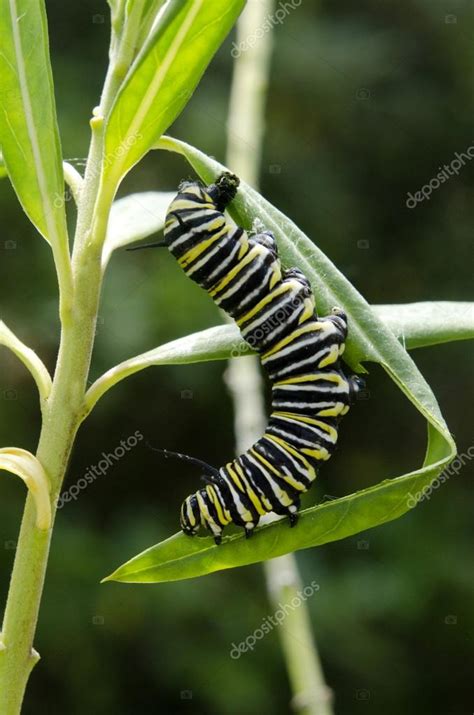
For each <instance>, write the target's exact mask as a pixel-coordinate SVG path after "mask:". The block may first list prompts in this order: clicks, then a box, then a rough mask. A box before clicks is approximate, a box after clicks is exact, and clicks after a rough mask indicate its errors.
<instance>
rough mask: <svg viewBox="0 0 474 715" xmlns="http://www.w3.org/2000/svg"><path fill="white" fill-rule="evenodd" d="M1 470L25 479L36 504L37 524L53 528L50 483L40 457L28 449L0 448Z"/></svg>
mask: <svg viewBox="0 0 474 715" xmlns="http://www.w3.org/2000/svg"><path fill="white" fill-rule="evenodd" d="M0 470H4V471H5V472H10V474H15V475H16V476H17V477H20V479H23V481H24V482H25V484H26V486H27V487H28V489H29V491H30V492H31V495H32V497H33V499H34V502H35V506H36V526H37V527H38V529H41V530H45V531H46V530H48V529H50V528H51V499H50V495H49V494H50V485H49V479H48V476H47V474H46V472H45V471H44V469H43V466H42V464H41V463H40V462H39V461H38V459H37V458H36V457H35V456H34V455H33V454H31V452H28V451H27V450H26V449H20V448H18V447H4V448H3V449H0Z"/></svg>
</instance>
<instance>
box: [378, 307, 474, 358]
mask: <svg viewBox="0 0 474 715" xmlns="http://www.w3.org/2000/svg"><path fill="white" fill-rule="evenodd" d="M373 308H374V310H375V311H376V312H377V314H378V316H379V318H380V319H381V320H382V321H383V322H385V323H387V325H389V326H390V330H391V331H392V332H393V333H395V335H396V336H397V337H398V338H399V340H400V341H401V343H402V345H405V347H406V348H407V349H408V350H411V349H413V348H422V347H426V346H428V345H437V344H439V343H449V342H451V341H453V340H469V339H472V338H474V303H461V302H456V301H452V302H451V301H428V302H426V303H405V304H402V305H377V306H373Z"/></svg>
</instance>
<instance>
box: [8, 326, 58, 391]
mask: <svg viewBox="0 0 474 715" xmlns="http://www.w3.org/2000/svg"><path fill="white" fill-rule="evenodd" d="M1 345H4V346H5V347H7V348H9V349H10V350H11V351H12V352H14V353H15V355H16V356H17V357H18V358H19V359H20V360H21V361H22V363H23V364H24V365H25V367H26V368H27V369H28V370H29V371H30V372H31V374H32V376H33V377H34V379H35V382H36V384H37V386H38V392H39V395H40V401H41V402H44V401H45V400H47V399H48V397H49V393H50V392H51V376H50V374H49V372H48V370H47V369H46V367H45V365H44V363H43V362H42V360H41V359H40V358H39V357H38V355H37V354H36V353H35V352H34V350H32V349H31V348H29V347H28V346H27V345H25V343H22V342H21V340H19V339H18V338H17V337H16V335H15V334H14V333H12V331H11V330H10V328H8V327H7V326H6V325H5V323H4V322H3V321H2V320H0V346H1Z"/></svg>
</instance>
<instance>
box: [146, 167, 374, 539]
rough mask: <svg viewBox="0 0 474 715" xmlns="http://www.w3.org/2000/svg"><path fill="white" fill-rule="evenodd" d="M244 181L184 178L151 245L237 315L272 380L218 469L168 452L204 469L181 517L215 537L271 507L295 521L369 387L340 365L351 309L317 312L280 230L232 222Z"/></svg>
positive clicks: (253, 521) (189, 529)
mask: <svg viewBox="0 0 474 715" xmlns="http://www.w3.org/2000/svg"><path fill="white" fill-rule="evenodd" d="M238 185H239V179H238V178H237V177H236V176H234V175H233V174H228V173H225V174H223V175H222V176H221V177H220V178H219V179H218V180H217V181H216V182H215V183H214V184H211V185H210V186H208V187H203V186H202V185H201V184H200V183H198V182H183V183H182V184H181V185H180V187H179V189H178V194H177V195H176V197H175V198H174V200H173V201H172V203H171V205H170V207H169V209H168V212H167V216H166V222H165V232H164V242H162V243H161V244H153V245H164V246H167V247H168V249H169V251H170V252H171V253H172V255H173V256H174V257H175V258H176V260H177V261H178V263H179V265H180V266H181V268H182V269H183V270H184V272H185V273H186V275H187V276H188V277H189V278H191V280H193V281H195V282H196V283H198V284H199V285H200V286H201V287H202V288H204V290H206V291H207V292H208V293H209V295H210V296H211V297H212V299H213V300H214V301H215V303H216V304H217V305H218V306H219V307H220V308H222V309H223V310H225V312H226V313H227V314H228V315H229V316H231V317H232V318H233V319H234V320H235V322H236V323H237V325H238V327H239V328H240V331H241V333H242V337H243V338H244V340H245V341H246V342H247V343H248V344H249V345H250V346H251V347H252V348H253V349H254V350H255V351H256V352H257V353H258V355H259V358H260V362H261V364H262V367H263V369H264V370H265V372H266V373H267V375H268V377H269V379H270V381H271V384H272V409H271V415H270V418H269V423H268V426H267V428H266V430H265V433H264V435H263V436H262V437H261V438H260V439H259V440H258V442H256V443H255V444H254V445H253V446H252V447H250V449H248V450H247V452H245V454H242V455H240V456H239V457H237V458H236V459H234V460H233V461H231V462H228V463H227V464H226V465H225V466H223V467H221V468H220V469H215V468H214V467H211V466H210V465H208V464H206V463H205V462H202V461H201V460H197V459H194V458H192V457H187V456H186V455H180V454H177V453H172V452H167V451H165V450H164V452H165V454H168V455H169V454H171V455H174V456H178V457H180V458H182V459H185V460H187V461H189V462H191V463H194V464H197V465H198V466H200V467H201V468H203V470H204V475H203V478H204V480H205V482H206V485H205V486H204V487H202V488H201V489H199V490H198V491H197V492H196V493H194V494H192V495H191V496H189V497H187V499H185V501H184V503H183V505H182V507H181V517H180V525H181V529H182V530H183V532H184V533H185V534H188V535H191V536H192V535H195V534H196V532H197V531H198V529H199V528H200V527H201V526H204V527H206V528H207V529H208V530H209V531H210V532H211V533H212V535H213V537H214V540H215V542H216V544H219V543H220V542H221V538H222V531H223V529H224V527H225V526H226V525H228V524H229V523H231V522H232V523H234V524H236V525H238V526H242V527H244V529H245V533H246V536H247V537H248V536H250V535H251V534H252V533H253V530H254V529H255V527H256V526H257V525H258V522H259V520H260V517H262V516H263V515H264V514H267V513H270V512H274V513H276V514H281V515H287V516H288V517H289V520H290V524H291V526H293V525H294V524H295V523H296V520H297V511H298V508H299V505H300V496H301V494H302V493H304V492H306V491H307V490H308V489H309V488H310V486H311V484H312V483H313V481H314V479H315V478H316V470H317V468H318V466H319V464H320V463H321V462H325V461H327V460H328V459H329V458H330V456H331V454H332V453H333V451H334V449H335V446H336V442H337V437H338V423H339V420H340V419H341V417H342V416H343V415H345V414H346V413H347V411H348V410H349V406H350V404H351V403H352V402H353V400H354V397H355V395H356V393H357V392H358V391H359V390H360V389H361V387H362V386H363V381H362V380H361V379H360V378H359V377H357V376H355V375H354V376H352V377H350V378H347V377H346V376H345V375H344V373H343V372H342V370H341V366H340V357H341V355H342V353H343V351H344V342H345V339H346V336H347V318H346V315H345V313H344V312H343V311H342V310H341V309H339V308H333V310H332V313H331V314H330V315H328V316H326V317H324V318H318V316H317V313H316V308H315V300H314V296H313V293H312V290H311V286H310V283H309V281H308V279H307V278H306V277H305V276H304V274H303V273H302V272H301V271H300V270H299V269H298V268H290V269H288V270H283V269H282V266H281V263H280V260H279V257H278V250H277V246H276V242H275V238H274V236H273V234H272V233H271V232H270V231H262V232H260V233H257V234H256V235H249V234H247V233H246V231H244V230H243V229H242V228H239V227H236V226H234V225H233V224H231V223H230V222H228V221H227V220H226V217H225V216H224V214H223V211H224V210H225V208H226V206H227V205H228V204H229V203H230V202H231V201H232V199H233V198H234V197H235V194H236V192H237V188H238Z"/></svg>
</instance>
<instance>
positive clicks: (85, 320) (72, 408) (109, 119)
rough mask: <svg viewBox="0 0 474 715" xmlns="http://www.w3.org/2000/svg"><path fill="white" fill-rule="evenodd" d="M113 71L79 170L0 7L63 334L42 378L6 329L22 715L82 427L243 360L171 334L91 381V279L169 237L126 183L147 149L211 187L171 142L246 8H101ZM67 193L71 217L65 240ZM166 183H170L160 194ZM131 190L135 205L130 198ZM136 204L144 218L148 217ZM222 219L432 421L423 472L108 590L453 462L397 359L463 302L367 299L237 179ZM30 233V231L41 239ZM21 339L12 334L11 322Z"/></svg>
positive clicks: (210, 342) (203, 569)
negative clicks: (25, 403)
mask: <svg viewBox="0 0 474 715" xmlns="http://www.w3.org/2000/svg"><path fill="white" fill-rule="evenodd" d="M109 5H110V11H111V40H110V52H109V58H110V61H109V66H108V69H107V73H106V77H105V80H104V85H103V90H102V94H101V98H100V102H99V104H98V106H97V107H95V108H94V109H93V110H92V116H91V119H90V130H91V140H90V147H89V153H88V157H87V163H86V166H85V171H84V175H83V176H82V175H80V174H79V173H78V171H77V170H76V169H75V168H74V167H73V166H71V165H70V164H68V163H67V162H64V161H63V160H62V155H61V138H60V132H59V128H58V123H57V117H56V108H55V98H54V85H53V76H52V71H51V63H50V57H49V44H48V29H47V20H46V12H45V7H44V1H43V0H0V7H1V12H0V34H1V43H2V52H1V53H0V72H1V76H2V86H1V90H0V101H1V110H2V111H1V112H0V145H1V151H2V166H1V170H0V172H1V174H2V175H7V176H8V178H9V180H10V181H11V184H12V185H13V188H14V190H15V192H16V195H17V197H18V200H19V202H20V204H21V206H22V208H23V210H24V212H25V213H26V215H27V216H28V218H29V219H30V221H31V222H32V224H33V225H34V227H35V228H36V230H37V232H38V234H39V236H40V237H42V239H43V240H44V241H46V243H47V244H48V247H49V249H50V250H51V255H52V260H53V261H54V265H55V270H56V276H57V283H58V310H59V316H60V325H61V332H60V342H59V349H58V356H57V361H56V365H55V369H54V372H53V373H52V374H50V373H49V371H48V370H47V368H46V367H45V365H44V363H43V362H42V360H41V358H40V357H39V356H38V355H37V354H36V352H35V351H34V349H33V348H32V347H31V346H27V345H25V343H24V342H22V340H21V339H20V337H18V336H17V335H16V333H15V332H14V331H13V330H12V329H11V327H7V325H5V323H4V322H0V344H1V345H3V346H5V347H6V348H8V349H10V350H11V351H12V352H13V353H15V355H17V357H18V358H19V359H20V360H21V361H22V362H23V363H24V365H25V367H26V368H27V369H28V370H29V371H30V373H31V375H32V376H33V378H34V380H35V381H36V385H37V388H38V393H39V402H40V414H41V433H40V437H39V442H38V447H37V451H36V454H35V455H34V454H32V453H31V452H29V451H27V450H25V449H22V448H21V447H16V446H15V447H4V448H2V449H0V469H1V470H3V471H4V472H9V473H10V474H12V475H17V476H18V477H20V478H21V479H22V480H23V481H24V482H25V485H26V487H27V490H28V493H27V497H26V504H25V510H24V516H23V520H22V524H21V529H20V536H19V540H18V545H17V549H16V555H15V561H14V566H13V571H12V574H11V581H10V588H9V592H8V597H7V603H6V606H5V612H4V620H3V626H2V631H1V633H0V710H1V712H2V715H17V714H18V713H19V712H20V709H21V704H22V701H23V697H24V692H25V688H26V685H27V681H28V677H29V675H30V672H31V670H32V669H33V667H34V666H35V664H36V662H37V661H38V659H39V655H38V653H37V652H36V650H35V649H34V647H33V642H34V634H35V628H36V622H37V617H38V611H39V607H40V600H41V594H42V589H43V582H44V577H45V571H46V566H47V560H48V551H49V546H50V541H51V537H52V532H53V525H54V520H55V512H56V509H57V504H58V498H59V495H60V490H61V485H62V482H63V478H64V474H65V471H66V468H67V465H68V461H69V457H70V454H71V450H72V448H73V445H74V441H75V438H76V434H77V431H78V429H79V427H80V426H81V424H82V423H83V422H84V421H85V420H86V418H87V417H88V415H89V414H90V413H91V411H92V410H93V408H94V407H95V405H96V404H97V402H98V401H99V399H100V398H101V397H102V396H103V395H104V394H105V393H106V392H107V391H108V390H110V389H111V388H112V387H114V385H116V384H117V383H119V382H120V381H121V380H124V379H125V378H127V377H128V376H129V375H131V374H133V373H135V372H137V371H139V370H144V369H145V368H148V367H151V366H155V365H164V364H172V363H190V362H198V361H206V360H217V359H225V358H228V357H230V356H236V355H237V356H238V355H244V354H246V353H248V352H250V349H249V348H248V346H246V345H245V344H244V343H243V341H242V339H241V337H240V334H239V332H238V330H237V328H236V327H235V326H233V325H225V326H224V325H221V326H217V327H212V328H209V329H208V330H205V331H203V332H200V333H196V334H193V335H188V336H186V337H181V338H179V339H177V340H175V341H173V342H171V343H168V344H166V345H162V346H159V347H157V348H154V349H151V350H150V351H149V352H147V353H144V354H142V355H138V356H135V357H133V358H131V359H129V360H126V361H125V362H122V363H120V364H118V365H116V366H114V367H112V368H111V369H110V370H108V371H107V372H106V373H105V374H103V375H102V376H101V377H99V378H98V379H97V380H96V381H95V382H94V383H93V384H92V385H91V386H90V387H87V386H88V376H89V369H90V363H91V354H92V350H93V346H94V338H95V332H96V321H97V316H98V310H99V304H100V294H101V287H102V283H103V279H104V274H105V272H106V270H107V267H108V263H109V259H110V256H111V255H112V253H113V251H115V250H116V249H118V248H121V247H123V246H127V245H128V244H130V243H132V242H134V241H136V240H138V239H141V238H144V237H146V236H147V235H151V234H153V233H156V232H157V231H159V230H160V229H162V227H163V222H164V214H165V208H166V206H167V205H168V204H169V201H170V194H169V193H159V192H147V194H146V195H145V194H144V195H143V197H142V199H141V200H137V196H136V195H135V196H133V197H124V198H121V199H120V200H119V201H115V200H114V199H115V196H116V193H117V189H118V187H119V186H120V184H121V181H122V180H123V178H124V177H125V175H126V174H127V173H128V172H129V171H130V170H131V169H133V167H134V166H135V165H136V164H138V163H139V162H140V161H141V160H142V159H143V157H145V155H147V154H148V153H149V152H152V151H153V152H155V151H156V154H155V156H156V161H157V162H158V163H159V158H160V152H163V151H167V152H174V153H175V154H179V155H181V157H183V158H184V160H185V161H187V162H188V164H189V165H190V166H191V167H192V169H194V171H195V172H196V174H197V175H198V176H199V177H200V178H201V179H202V180H203V181H205V182H207V183H210V182H211V181H213V180H214V179H215V178H216V177H217V176H218V175H220V174H221V173H222V172H223V171H226V170H229V171H232V167H224V166H223V165H222V164H219V163H218V162H217V161H215V160H214V159H211V158H210V157H208V156H206V154H205V153H203V152H201V151H199V150H198V149H196V148H194V147H193V146H190V145H189V144H187V143H185V142H183V141H179V140H177V139H174V138H172V137H170V136H164V132H165V131H166V130H167V129H168V128H169V126H170V125H171V124H172V122H173V121H174V120H175V119H176V118H177V117H178V116H179V114H180V113H181V112H182V110H183V109H184V107H185V106H186V104H187V102H188V100H189V99H190V97H191V95H192V93H193V92H194V90H195V88H196V86H197V84H198V82H199V80H200V78H201V76H202V75H203V73H204V71H205V70H206V67H207V66H208V64H209V62H210V61H211V59H212V57H213V55H214V54H215V52H216V51H217V49H218V48H219V46H220V45H221V43H222V42H223V41H224V39H225V37H226V36H227V35H228V33H229V31H230V30H231V28H232V26H233V25H234V23H235V21H236V20H237V18H238V16H239V14H240V13H241V11H242V9H243V7H244V5H245V1H244V0H226V2H225V3H218V2H210V0H168V1H167V2H164V1H163V0H142V1H141V2H140V1H138V0H109ZM65 184H66V186H67V187H68V189H69V192H70V194H71V195H72V197H73V199H74V202H75V206H76V210H77V216H76V225H75V232H74V236H71V237H70V236H68V227H67V222H66V211H65V200H64V196H65ZM171 188H172V187H170V189H171ZM138 198H140V197H138ZM144 205H146V207H147V209H149V210H148V211H146V212H144V211H143V206H144ZM231 215H232V217H233V219H234V220H235V221H236V222H237V223H238V224H239V225H241V226H244V227H247V228H249V227H251V226H252V224H253V222H254V220H255V219H257V218H258V219H259V220H260V221H261V222H262V223H263V224H264V225H265V227H266V228H267V229H269V230H271V231H273V233H274V234H275V236H276V239H277V242H278V245H279V252H280V255H281V257H282V261H283V263H284V264H286V265H294V266H298V267H299V268H300V269H301V270H302V271H303V272H304V274H305V275H306V276H307V277H308V278H309V279H310V281H311V283H312V286H313V289H314V291H315V294H316V295H318V307H319V308H320V310H321V311H324V310H326V311H329V310H330V309H331V308H332V306H334V305H339V306H343V308H344V310H345V311H346V313H347V314H348V318H349V324H350V336H349V340H348V344H347V351H346V354H345V361H346V363H347V364H348V366H349V367H350V368H352V369H353V370H354V371H356V372H364V371H365V370H366V368H365V367H364V365H366V364H367V363H370V362H376V363H379V364H380V365H382V367H383V368H384V369H385V370H386V372H387V373H388V374H389V376H390V377H391V378H392V380H393V381H394V382H395V384H396V385H397V387H398V388H399V389H400V390H401V391H402V392H403V393H404V394H405V396H406V397H407V398H408V399H409V400H410V402H411V403H412V406H413V408H414V409H415V410H418V411H419V412H420V413H421V414H422V415H423V417H424V418H425V420H426V424H427V431H428V440H427V448H426V456H425V460H424V462H423V464H422V465H421V466H418V467H417V468H414V469H413V471H411V472H409V473H407V474H404V475H401V476H395V475H387V477H390V478H387V479H386V480H385V481H383V482H381V483H380V484H377V485H376V486H373V487H370V488H369V489H365V490H362V491H359V492H356V493H354V494H350V495H348V496H345V497H343V498H340V499H335V500H332V501H331V502H329V503H324V504H321V505H319V506H313V507H311V508H308V509H306V510H304V511H303V512H302V513H301V517H300V525H299V527H298V528H297V529H289V528H288V526H287V524H286V522H285V523H284V524H281V523H280V522H278V521H276V522H273V523H270V524H267V525H265V526H263V527H262V528H261V529H259V530H258V532H257V533H256V534H255V536H254V538H253V539H251V540H249V541H246V540H245V538H243V535H242V534H233V535H231V536H227V537H225V538H224V539H223V542H222V545H221V546H219V547H217V546H215V544H214V541H213V540H212V538H210V537H203V538H196V539H189V538H187V537H186V536H184V535H183V534H181V533H180V534H176V535H174V536H171V537H170V538H169V539H167V540H166V541H164V542H162V543H160V544H158V545H156V546H153V547H151V548H150V549H148V550H147V551H145V552H143V553H142V554H139V555H138V556H136V557H135V558H132V559H131V560H129V561H127V562H126V563H125V564H124V565H123V566H121V567H119V568H118V569H117V570H116V571H115V572H114V573H113V574H112V575H110V576H108V577H107V580H115V581H127V582H136V583H157V582H162V581H172V580H178V579H188V578H192V577H196V576H200V575H204V574H207V573H211V572H213V571H216V570H219V569H227V568H233V567H235V566H242V565H244V564H251V563H256V562H261V561H265V560H267V559H270V558H273V557H276V556H280V555H283V554H286V553H290V552H293V551H296V550H298V549H303V548H308V547H314V546H318V545H320V544H323V543H327V542H330V541H335V540H338V539H342V538H344V537H346V536H349V535H351V534H355V533H357V532H359V531H363V530H366V529H368V528H371V527H374V526H377V525H378V524H382V523H384V522H387V521H390V520H392V519H396V518H397V517H399V516H401V515H402V514H404V513H405V512H407V511H408V510H409V509H410V508H412V506H413V504H412V503H411V502H410V497H412V496H413V494H417V493H422V492H423V489H425V488H427V487H429V485H430V484H431V483H432V482H433V480H436V479H437V477H439V475H440V474H441V473H442V472H443V470H444V469H445V467H446V466H447V465H448V463H449V462H450V461H451V460H452V459H453V457H454V456H455V453H456V447H455V444H454V442H453V439H452V437H451V435H450V433H449V430H448V428H447V426H446V424H445V421H444V419H443V416H442V414H441V412H440V409H439V407H438V404H437V402H436V399H435V397H434V395H433V393H432V391H431V389H430V387H429V385H428V384H427V383H426V381H425V380H424V378H423V376H422V375H421V374H420V372H419V370H418V369H417V367H416V365H415V363H414V362H413V360H412V359H411V357H410V355H409V353H408V352H407V350H410V349H412V348H416V347H421V346H423V345H431V344H434V343H440V342H446V341H449V340H454V339H461V338H468V337H472V336H473V332H474V331H473V325H472V306H470V305H469V304H459V303H456V304H454V303H422V304H420V303H419V304H412V305H403V306H370V305H368V303H367V302H366V301H365V300H364V298H363V297H362V296H361V295H360V294H359V293H358V292H357V291H356V289H355V288H354V287H353V286H352V285H351V283H350V282H349V281H348V280H347V279H346V278H345V277H344V276H343V275H342V274H341V273H340V271H338V269H337V268H336V267H335V266H334V265H333V264H332V263H331V261H330V260H329V259H328V258H327V257H326V256H325V255H324V254H323V253H322V252H321V251H320V250H319V249H318V248H317V247H316V246H315V245H314V244H313V242H312V241H311V240H310V239H309V238H308V237H307V236H305V235H304V233H303V232H302V231H301V230H300V229H299V228H298V227H297V226H296V225H295V224H294V223H293V222H292V221H291V219H290V218H288V217H287V216H285V215H284V214H283V213H281V212H280V211H279V210H278V209H277V208H275V207H274V206H272V204H270V203H269V202H268V201H267V200H265V199H264V198H263V197H262V196H261V195H260V194H259V193H258V192H257V191H255V190H254V189H253V188H252V187H251V186H249V185H247V184H245V183H244V182H242V183H241V186H240V188H239V192H238V195H237V198H236V199H235V201H234V202H233V204H232V208H231ZM38 240H39V239H38ZM19 332H20V333H21V330H19Z"/></svg>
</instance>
